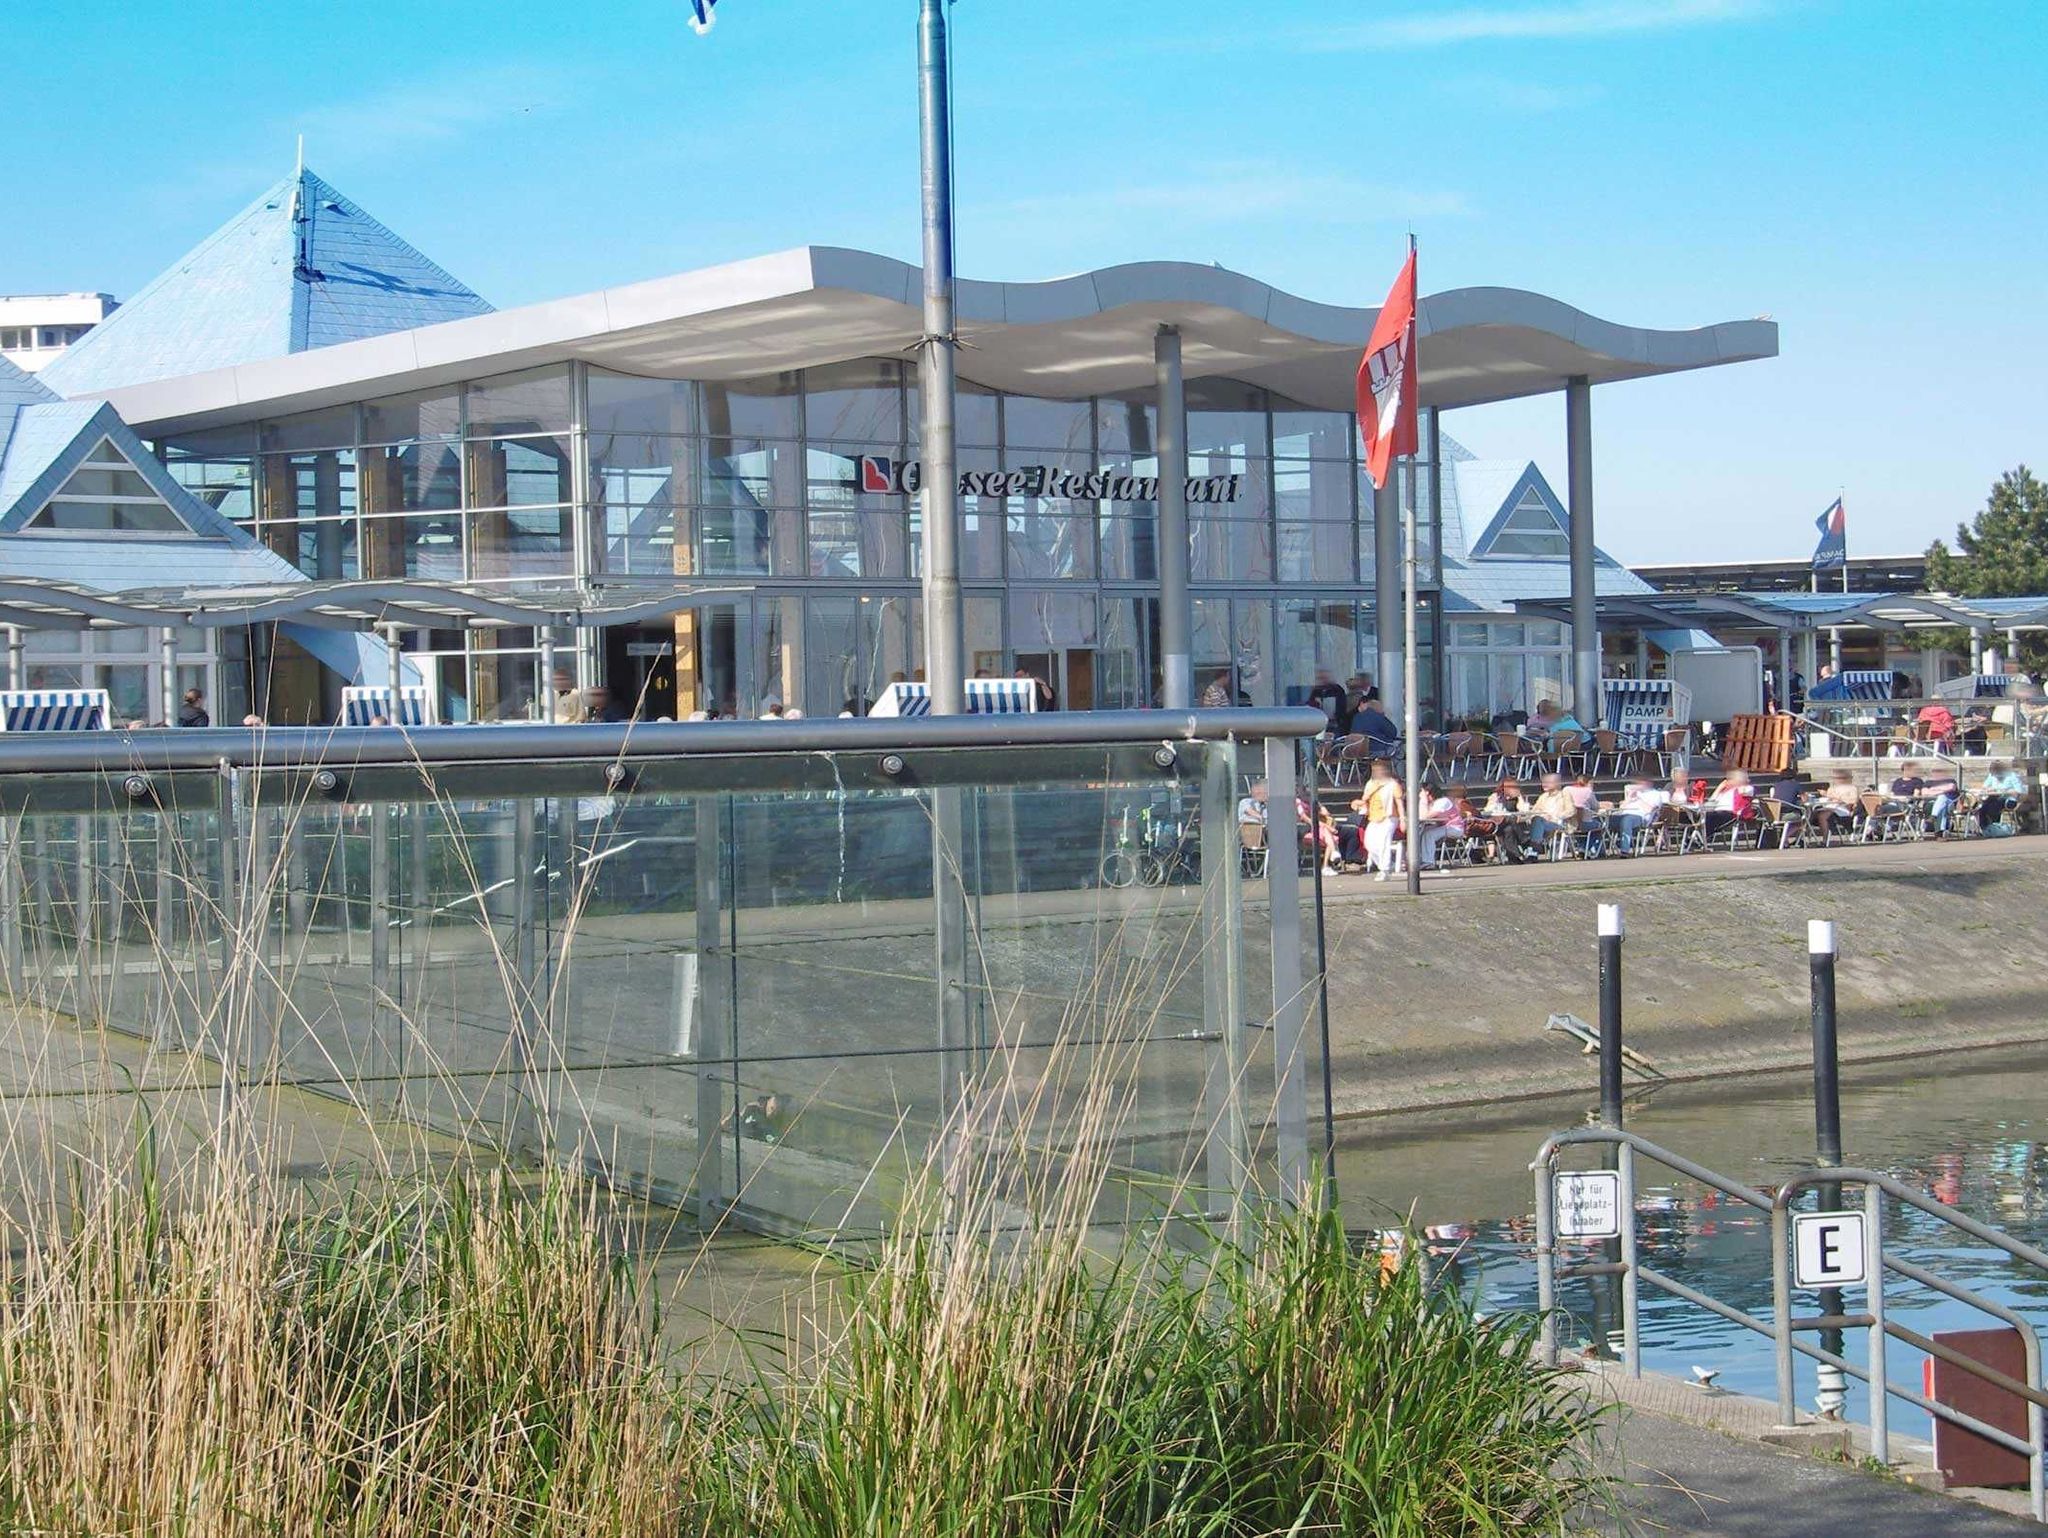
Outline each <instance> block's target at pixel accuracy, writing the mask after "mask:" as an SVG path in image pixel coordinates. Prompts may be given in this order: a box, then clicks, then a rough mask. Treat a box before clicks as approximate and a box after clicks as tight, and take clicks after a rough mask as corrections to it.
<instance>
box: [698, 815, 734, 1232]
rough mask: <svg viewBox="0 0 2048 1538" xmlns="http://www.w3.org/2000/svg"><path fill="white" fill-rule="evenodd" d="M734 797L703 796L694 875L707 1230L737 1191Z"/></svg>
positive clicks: (701, 1168)
mask: <svg viewBox="0 0 2048 1538" xmlns="http://www.w3.org/2000/svg"><path fill="white" fill-rule="evenodd" d="M730 799H731V798H730V797H728V796H722V795H705V796H699V797H697V801H696V813H697V817H696V821H697V836H696V841H695V857H694V858H695V875H696V905H697V990H698V991H697V1015H696V1023H697V1029H696V1042H697V1054H696V1055H697V1057H698V1058H699V1059H700V1060H701V1062H702V1066H700V1067H699V1068H698V1069H697V1176H696V1180H695V1182H694V1188H693V1191H692V1196H693V1197H694V1199H695V1204H696V1209H697V1221H698V1223H699V1224H701V1225H702V1226H703V1227H704V1228H706V1229H710V1228H713V1227H715V1226H716V1225H717V1224H718V1222H719V1221H720V1219H722V1218H723V1217H724V1216H725V1212H726V1209H727V1208H728V1207H730V1206H731V1205H732V1202H733V1199H734V1196H735V1195H736V1194H737V1191H738V1182H737V1178H736V1175H737V1166H738V1159H737V1155H736V1154H735V1155H734V1156H733V1157H732V1158H730V1159H729V1158H728V1157H727V1153H728V1148H727V1144H726V1140H725V1138H724V1136H723V1135H722V1134H721V1132H720V1127H721V1126H722V1125H723V1123H724V1122H725V1120H726V1118H727V1116H730V1117H731V1118H732V1135H733V1137H734V1138H738V1136H739V1110H740V1100H739V1091H738V1084H739V1073H738V1068H737V1064H736V1062H735V1059H736V1058H737V1057H738V1056H739V1052H738V1046H739V1043H738V1039H737V1038H738V1032H737V1030H736V1029H735V1026H734V1022H733V1015H732V1005H733V999H734V997H735V995H736V989H735V988H734V984H733V973H732V968H733V964H734V958H733V953H732V949H731V947H730V946H728V945H727V944H726V917H727V916H726V885H727V861H726V828H725V811H726V807H727V806H728V805H729V804H730Z"/></svg>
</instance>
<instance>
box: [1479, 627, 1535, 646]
mask: <svg viewBox="0 0 2048 1538" xmlns="http://www.w3.org/2000/svg"><path fill="white" fill-rule="evenodd" d="M1488 634H1489V637H1490V639H1491V641H1492V643H1493V644H1494V645H1495V646H1520V645H1522V644H1524V640H1525V636H1526V632H1524V630H1523V629H1522V627H1521V626H1520V625H1510V624H1495V625H1493V626H1491V627H1489V630H1488Z"/></svg>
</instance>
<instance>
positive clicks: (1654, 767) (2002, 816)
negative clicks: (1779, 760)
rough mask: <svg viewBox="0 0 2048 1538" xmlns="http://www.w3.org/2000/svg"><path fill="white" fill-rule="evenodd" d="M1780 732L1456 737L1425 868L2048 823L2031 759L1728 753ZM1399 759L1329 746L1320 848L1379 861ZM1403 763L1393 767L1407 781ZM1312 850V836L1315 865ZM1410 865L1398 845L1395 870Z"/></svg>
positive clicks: (1786, 845)
mask: <svg viewBox="0 0 2048 1538" xmlns="http://www.w3.org/2000/svg"><path fill="white" fill-rule="evenodd" d="M1779 735H1780V734H1779V733H1776V732H1772V733H1769V734H1767V735H1766V736H1760V738H1759V741H1758V742H1756V743H1745V742H1744V740H1743V739H1741V738H1740V737H1738V736H1737V735H1735V734H1733V733H1730V732H1723V733H1722V734H1721V736H1720V738H1719V742H1718V744H1717V745H1718V746H1720V747H1722V749H1723V751H1724V753H1726V755H1727V756H1726V757H1724V758H1721V759H1709V758H1706V757H1703V756H1702V755H1699V754H1697V753H1693V754H1692V755H1690V757H1688V756H1687V743H1686V736H1687V734H1686V733H1685V731H1684V730H1683V729H1680V730H1677V731H1674V732H1671V733H1668V734H1664V736H1662V737H1660V739H1659V740H1658V741H1657V742H1656V743H1655V744H1654V745H1653V744H1650V743H1646V742H1642V741H1637V742H1633V743H1629V742H1622V741H1617V740H1615V736H1614V734H1613V733H1610V732H1589V733H1585V734H1583V735H1581V734H1573V733H1561V734H1558V735H1557V736H1555V737H1553V738H1552V740H1551V741H1550V742H1549V743H1547V744H1543V745H1540V746H1539V745H1537V744H1534V743H1533V742H1529V741H1526V740H1525V739H1522V738H1520V737H1518V736H1516V735H1514V734H1487V733H1476V732H1467V733H1449V734H1445V735H1444V736H1441V737H1438V738H1435V739H1433V740H1432V741H1431V742H1430V744H1429V746H1428V749H1427V751H1426V752H1425V754H1424V770H1423V777H1422V778H1423V785H1424V787H1425V791H1426V799H1425V803H1424V810H1423V832H1424V836H1423V840H1422V844H1423V848H1424V863H1423V868H1424V869H1437V870H1456V869H1464V868H1472V867H1482V866H1490V865H1509V864H1522V863H1538V862H1560V861H1566V860H1601V859H1642V858H1652V857H1657V856H1672V857H1684V856H1690V855H1695V854H1706V853H1724V854H1726V853H1738V852H1743V851H1752V852H1770V851H1777V850H1791V849H1809V848H1816V849H1817V848H1834V847H1837V846H1841V845H1896V844H1901V843H1912V842H1917V841H1920V840H1932V839H1975V838H2005V837H2011V836H2014V835H2016V834H2022V833H2030V832H2038V831H2041V830H2042V829H2043V827H2044V826H2048V811H2044V804H2043V800H2042V790H2041V786H2040V783H2039V779H2038V776H2037V774H2036V773H2035V772H2033V771H2032V770H2031V769H2029V767H2028V766H2025V765H2020V766H2012V765H2005V764H1994V765H1992V766H1991V768H1990V769H1989V770H1988V771H1987V770H1986V769H1985V768H1983V767H1981V766H1972V767H1971V768H1969V769H1968V770H1962V769H1959V768H1958V767H1957V766H1955V765H1954V764H1953V763H1952V762H1950V761H1945V760H1938V759H1937V760H1932V761H1929V762H1928V763H1926V764H1921V763H1919V762H1917V761H1913V760H1898V761H1891V762H1887V763H1885V764H1884V765H1883V766H1882V768H1881V769H1879V770H1878V771H1877V774H1876V775H1875V777H1874V778H1873V776H1872V773H1871V768H1872V766H1871V765H1870V764H1869V763H1868V761H1866V764H1865V770H1864V775H1863V778H1862V780H1861V782H1860V783H1855V784H1852V783H1850V782H1849V777H1848V776H1847V775H1846V774H1845V773H1843V772H1841V771H1836V772H1835V773H1833V774H1831V775H1828V776H1825V777H1824V778H1823V779H1820V780H1816V779H1811V778H1807V777H1805V776H1803V775H1801V774H1799V773H1798V772H1797V771H1796V770H1790V769H1788V770H1786V771H1784V772H1782V773H1779V774H1776V775H1775V776H1771V777H1768V778H1767V777H1766V775H1765V774H1764V773H1757V774H1752V773H1750V772H1749V771H1747V770H1746V769H1744V768H1743V766H1742V765H1741V764H1740V763H1737V762H1729V761H1728V760H1729V759H1731V758H1736V757H1739V756H1744V754H1743V750H1744V748H1745V747H1747V748H1750V749H1756V750H1760V751H1762V752H1763V753H1764V754H1765V755H1766V756H1774V755H1775V754H1776V752H1777V750H1778V748H1779V747H1780V746H1781V744H1780V743H1779V742H1778V741H1777V740H1775V739H1776V738H1777V737H1778V736H1779ZM1385 757H1386V755H1385V754H1375V755H1366V754H1363V753H1361V752H1359V751H1358V750H1357V749H1356V747H1355V746H1354V745H1353V744H1351V743H1349V742H1346V741H1342V740H1340V741H1338V742H1336V743H1332V744H1329V745H1328V747H1327V748H1326V751H1325V752H1324V754H1323V758H1322V766H1321V769H1320V773H1319V781H1318V786H1317V798H1316V799H1317V805H1318V807H1319V809H1320V810H1321V812H1322V813H1323V814H1325V817H1326V818H1327V822H1326V824H1325V825H1324V826H1323V828H1322V829H1321V831H1320V832H1319V834H1318V835H1317V837H1316V840H1315V847H1316V848H1317V849H1318V850H1320V851H1321V854H1320V857H1321V858H1324V859H1325V860H1326V861H1327V862H1328V863H1329V864H1330V865H1331V867H1332V868H1333V869H1337V870H1344V871H1350V870H1355V869H1359V868H1365V867H1366V864H1367V859H1368V856H1367V855H1366V853H1365V840H1364V837H1363V829H1362V827H1361V826H1360V821H1361V818H1362V815H1363V807H1362V806H1361V804H1360V803H1361V802H1363V801H1365V800H1366V797H1365V795H1364V794H1363V792H1364V788H1365V786H1366V784H1367V782H1368V780H1369V777H1370V774H1371V765H1372V762H1373V760H1374V759H1375V758H1382V759H1384V758H1385ZM1399 766H1400V765H1399V760H1398V758H1396V759H1393V760H1390V767H1391V768H1393V769H1394V771H1395V772H1396V774H1398V771H1399ZM1503 787H1507V788H1508V789H1509V790H1514V789H1519V790H1520V791H1521V794H1519V795H1515V794H1505V795H1504V793H1503ZM1553 796H1554V797H1557V798H1568V799H1554V800H1550V799H1546V798H1548V797H1553ZM1243 839H1244V843H1245V846H1246V855H1247V861H1248V865H1250V864H1252V863H1254V862H1255V864H1256V867H1257V870H1259V871H1263V869H1264V863H1265V861H1266V860H1267V859H1268V858H1269V857H1270V855H1269V852H1268V849H1267V839H1266V830H1265V828H1264V827H1260V828H1258V829H1257V830H1256V832H1253V831H1251V830H1243ZM1311 857H1312V856H1311V843H1310V839H1309V836H1308V835H1307V834H1306V832H1305V833H1304V836H1303V842H1302V851H1301V858H1302V863H1303V865H1304V867H1306V865H1307V864H1308V862H1309V860H1310V859H1311ZM1400 860H1401V850H1400V841H1399V840H1396V841H1395V858H1394V860H1393V862H1392V864H1391V867H1390V869H1399V868H1400Z"/></svg>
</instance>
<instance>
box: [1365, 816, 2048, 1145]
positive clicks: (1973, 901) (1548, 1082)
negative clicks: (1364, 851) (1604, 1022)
mask: <svg viewBox="0 0 2048 1538" xmlns="http://www.w3.org/2000/svg"><path fill="white" fill-rule="evenodd" d="M1336 886H1337V888H1338V889H1337V890H1333V891H1332V892H1331V893H1330V895H1329V898H1328V905H1327V915H1326V917H1327V929H1328V937H1329V955H1330V1018H1331V1038H1332V1051H1331V1059H1332V1062H1333V1065H1334V1068H1335V1096H1336V1105H1337V1110H1338V1113H1339V1114H1340V1115H1354V1116H1355V1115H1363V1114H1370V1113H1373V1112H1378V1111H1389V1110H1399V1109H1409V1108H1414V1107H1420V1106H1432V1105H1454V1104H1460V1103H1471V1102H1484V1101H1501V1100H1509V1099H1514V1098H1518V1097H1522V1096H1531V1095H1539V1094H1550V1093H1557V1092H1561V1091H1583V1090H1587V1089H1589V1088H1590V1087H1592V1086H1593V1085H1594V1083H1595V1081H1596V1069H1595V1067H1594V1061H1593V1059H1592V1058H1591V1057H1588V1056H1585V1055H1583V1054H1582V1052H1581V1049H1580V1046H1579V1044H1578V1043H1576V1042H1573V1041H1570V1040H1568V1039H1567V1038H1565V1037H1564V1036H1562V1035H1561V1034H1559V1033H1556V1032H1551V1033H1547V1034H1546V1033H1545V1031H1544V1029H1543V1025H1544V1021H1545V1020H1546V1018H1547V1017H1548V1016H1549V1015H1550V1014H1552V1013H1553V1012H1570V1013H1572V1014H1576V1015H1578V1016H1579V1017H1580V1018H1582V1019H1584V1020H1587V1021H1593V1020H1596V1019H1597V1008H1598V1005H1597V991H1596V989H1597V972H1596V944H1595V940H1594V910H1595V907H1596V905H1597V904H1599V903H1601V902H1619V903H1621V904H1622V907H1623V912H1624V914H1625V917H1626V921H1627V926H1628V940H1627V947H1626V954H1625V961H1624V966H1623V973H1624V990H1623V991H1624V1000H1625V1015H1624V1019H1625V1026H1626V1029H1625V1032H1624V1035H1625V1039H1626V1040H1627V1042H1628V1044H1629V1045H1630V1046H1632V1047H1634V1048H1635V1049H1637V1050H1638V1051H1640V1052H1642V1053H1643V1054H1644V1055H1645V1056H1647V1057H1648V1058H1649V1059H1650V1060H1651V1061H1652V1062H1653V1063H1654V1064H1655V1065H1656V1066H1657V1067H1658V1068H1660V1069H1662V1070H1663V1071H1664V1072H1665V1073H1666V1074H1669V1075H1671V1076H1672V1077H1674V1078H1692V1079H1701V1078H1714V1077H1719V1076H1723V1075H1732V1074H1742V1073H1757V1072H1767V1071H1772V1070H1782V1069H1786V1068H1795V1067H1800V1066H1802V1065H1805V1064H1808V1063H1810V1061H1811V1052H1810V1040H1811V1037H1810V1027H1809V1015H1808V995H1809V979H1808V968H1807V956H1806V924H1807V920H1808V919H1815V918H1821V919H1833V920H1834V921H1835V922H1836V924H1837V925H1838V926H1839V932H1840V937H1841V939H1840V943H1841V952H1842V955H1841V962H1840V967H1839V975H1838V987H1839V998H1840V1025H1841V1041H1842V1052H1843V1057H1844V1060H1845V1061H1847V1062H1852V1063H1853V1062H1858V1061H1864V1062H1869V1061H1876V1060H1882V1059H1888V1058H1899V1057H1906V1056H1912V1055H1918V1054H1930V1053H1939V1052H1948V1051H1956V1050H1961V1049H1967V1048H1970V1047H1977V1046H1990V1045H2013V1044H2018V1043H2027V1042H2042V1043H2044V1044H2048V961H2044V955H2048V946H2044V922H2043V921H2044V916H2048V839H2035V838H2028V839H2018V840H2010V841H1998V842H1995V843H1994V842H1986V843H1983V844H1969V845H1955V844H1948V845H1919V846H1902V847H1898V848H1881V849H1838V850H1831V851H1815V852H1811V853H1802V852H1798V851H1795V852H1793V853H1791V854H1788V855H1782V856H1781V855H1777V854H1766V855H1763V856H1761V857H1757V856H1751V857H1747V858H1738V859H1736V860H1730V859H1728V858H1727V857H1693V858H1688V859H1686V860H1684V861H1676V860H1669V859H1665V860H1645V861H1643V862H1642V864H1641V865H1636V864H1635V863H1634V862H1621V861H1616V862H1613V863H1612V864H1611V865H1578V866H1558V867H1548V868H1545V869H1543V870H1541V871H1538V872H1533V873H1531V877H1530V878H1529V879H1525V880H1519V881H1515V880H1507V879H1503V877H1501V876H1493V875H1490V874H1485V873H1482V874H1479V875H1477V876H1476V877H1471V878H1460V877H1457V876H1452V877H1448V878H1445V879H1443V881H1442V882H1441V884H1440V885H1437V886H1435V887H1433V888H1432V889H1431V890H1430V891H1429V892H1427V893H1426V894H1425V896H1424V897H1422V898H1421V899H1420V900H1410V899H1406V898H1401V897H1397V896H1393V895H1392V894H1389V893H1387V888H1385V887H1379V888H1377V889H1376V890H1373V891H1370V892H1369V893H1365V894H1358V889H1357V888H1356V887H1355V886H1349V885H1348V884H1347V883H1341V882H1340V883H1337V884H1336ZM1353 894H1358V895H1353ZM1383 894H1385V895H1383Z"/></svg>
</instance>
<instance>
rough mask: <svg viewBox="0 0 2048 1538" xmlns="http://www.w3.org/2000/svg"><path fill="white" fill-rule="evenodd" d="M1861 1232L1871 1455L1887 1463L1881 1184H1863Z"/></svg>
mask: <svg viewBox="0 0 2048 1538" xmlns="http://www.w3.org/2000/svg"><path fill="white" fill-rule="evenodd" d="M1863 1234H1864V1244H1865V1250H1864V1257H1863V1265H1864V1276H1865V1277H1866V1278H1867V1280H1866V1281H1865V1282H1864V1286H1863V1290H1864V1293H1865V1295H1866V1297H1867V1298H1868V1301H1869V1309H1870V1330H1869V1335H1870V1351H1869V1366H1870V1456H1871V1457H1873V1458H1875V1459H1876V1460H1877V1461H1878V1462H1879V1463H1886V1464H1888V1463H1890V1462H1891V1461H1892V1458H1891V1424H1890V1413H1891V1405H1890V1403H1889V1400H1890V1397H1891V1396H1890V1395H1889V1394H1888V1393H1887V1392H1886V1384H1887V1383H1888V1382H1889V1380H1888V1379H1887V1378H1886V1376H1885V1333H1884V1331H1885V1324H1884V1190H1883V1188H1882V1187H1880V1186H1865V1187H1864V1188H1863Z"/></svg>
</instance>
